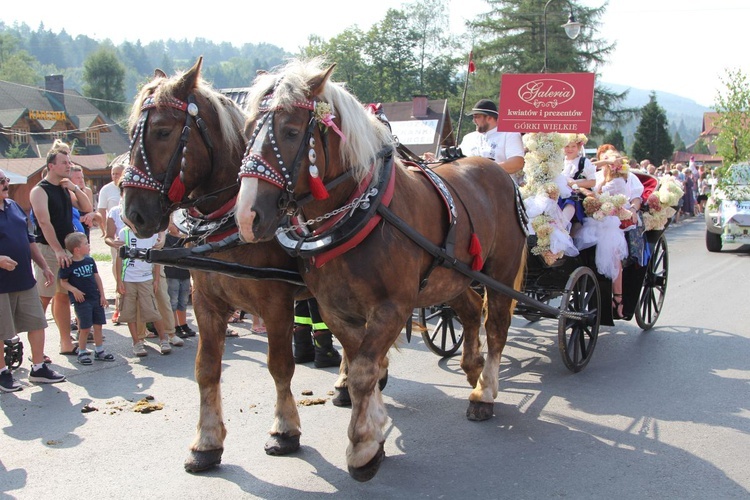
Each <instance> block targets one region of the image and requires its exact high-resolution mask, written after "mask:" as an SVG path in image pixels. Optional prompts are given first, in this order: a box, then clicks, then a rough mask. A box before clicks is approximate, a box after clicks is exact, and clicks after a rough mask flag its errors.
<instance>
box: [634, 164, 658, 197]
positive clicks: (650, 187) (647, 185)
mask: <svg viewBox="0 0 750 500" xmlns="http://www.w3.org/2000/svg"><path fill="white" fill-rule="evenodd" d="M633 174H635V176H636V177H638V180H640V181H641V184H643V194H642V195H641V199H642V200H643V204H644V205H645V204H646V201H647V200H648V197H649V196H651V195H652V194H654V193H655V192H656V190H657V189H659V179H657V178H656V177H654V176H653V175H651V174H647V173H645V172H633Z"/></svg>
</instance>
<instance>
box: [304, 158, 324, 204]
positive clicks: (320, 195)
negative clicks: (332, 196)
mask: <svg viewBox="0 0 750 500" xmlns="http://www.w3.org/2000/svg"><path fill="white" fill-rule="evenodd" d="M308 174H309V175H308V176H307V177H308V183H309V184H310V192H311V193H312V195H313V198H315V199H316V200H325V199H326V198H328V190H327V189H326V186H325V184H323V180H322V179H321V178H320V175H319V174H318V167H316V166H315V165H310V169H309V170H308Z"/></svg>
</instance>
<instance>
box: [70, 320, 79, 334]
mask: <svg viewBox="0 0 750 500" xmlns="http://www.w3.org/2000/svg"><path fill="white" fill-rule="evenodd" d="M70 331H71V332H77V331H78V322H77V321H75V320H74V321H72V322H71V323H70Z"/></svg>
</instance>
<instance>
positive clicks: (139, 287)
mask: <svg viewBox="0 0 750 500" xmlns="http://www.w3.org/2000/svg"><path fill="white" fill-rule="evenodd" d="M118 238H119V239H120V241H124V242H125V244H126V245H127V246H129V247H130V248H140V249H148V248H151V247H153V246H154V244H156V240H157V238H158V235H156V234H155V235H153V236H151V237H150V238H138V237H136V235H135V234H133V232H132V231H131V229H130V228H129V227H127V226H125V227H123V228H122V229H121V230H120V233H119V234H118ZM116 270H117V292H118V293H119V294H120V295H121V296H122V298H121V300H120V321H122V322H124V323H127V324H128V331H129V332H130V336H131V337H132V338H133V354H135V355H136V356H138V357H143V356H147V355H148V353H147V352H146V348H145V343H144V341H143V340H142V339H141V338H140V337H139V335H138V331H137V327H136V321H137V320H138V318H137V316H138V314H137V313H138V311H140V321H143V322H146V323H148V322H152V323H153V324H154V327H155V328H156V332H157V334H158V336H159V348H160V351H161V353H162V354H169V353H170V352H172V346H171V345H170V343H169V337H168V336H167V334H166V333H165V330H164V322H163V321H162V317H161V314H160V313H159V309H158V307H157V305H156V289H157V287H158V286H159V283H158V281H156V280H158V279H159V272H158V270H157V272H154V271H155V266H154V265H153V264H151V263H150V262H146V261H145V260H140V259H124V260H123V259H122V257H120V255H119V253H118V255H117V260H116Z"/></svg>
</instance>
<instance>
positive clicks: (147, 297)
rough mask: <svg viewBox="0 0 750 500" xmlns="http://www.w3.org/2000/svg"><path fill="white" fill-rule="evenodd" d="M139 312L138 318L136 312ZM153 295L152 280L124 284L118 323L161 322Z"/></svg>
mask: <svg viewBox="0 0 750 500" xmlns="http://www.w3.org/2000/svg"><path fill="white" fill-rule="evenodd" d="M139 311H140V316H139V315H138V312H139ZM161 319H162V317H161V314H159V308H158V307H157V305H156V295H154V280H148V281H141V282H137V283H134V282H131V281H126V282H125V294H124V295H122V296H121V297H120V321H121V322H122V323H135V322H136V321H142V322H144V323H149V322H152V321H159V320H161Z"/></svg>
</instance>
